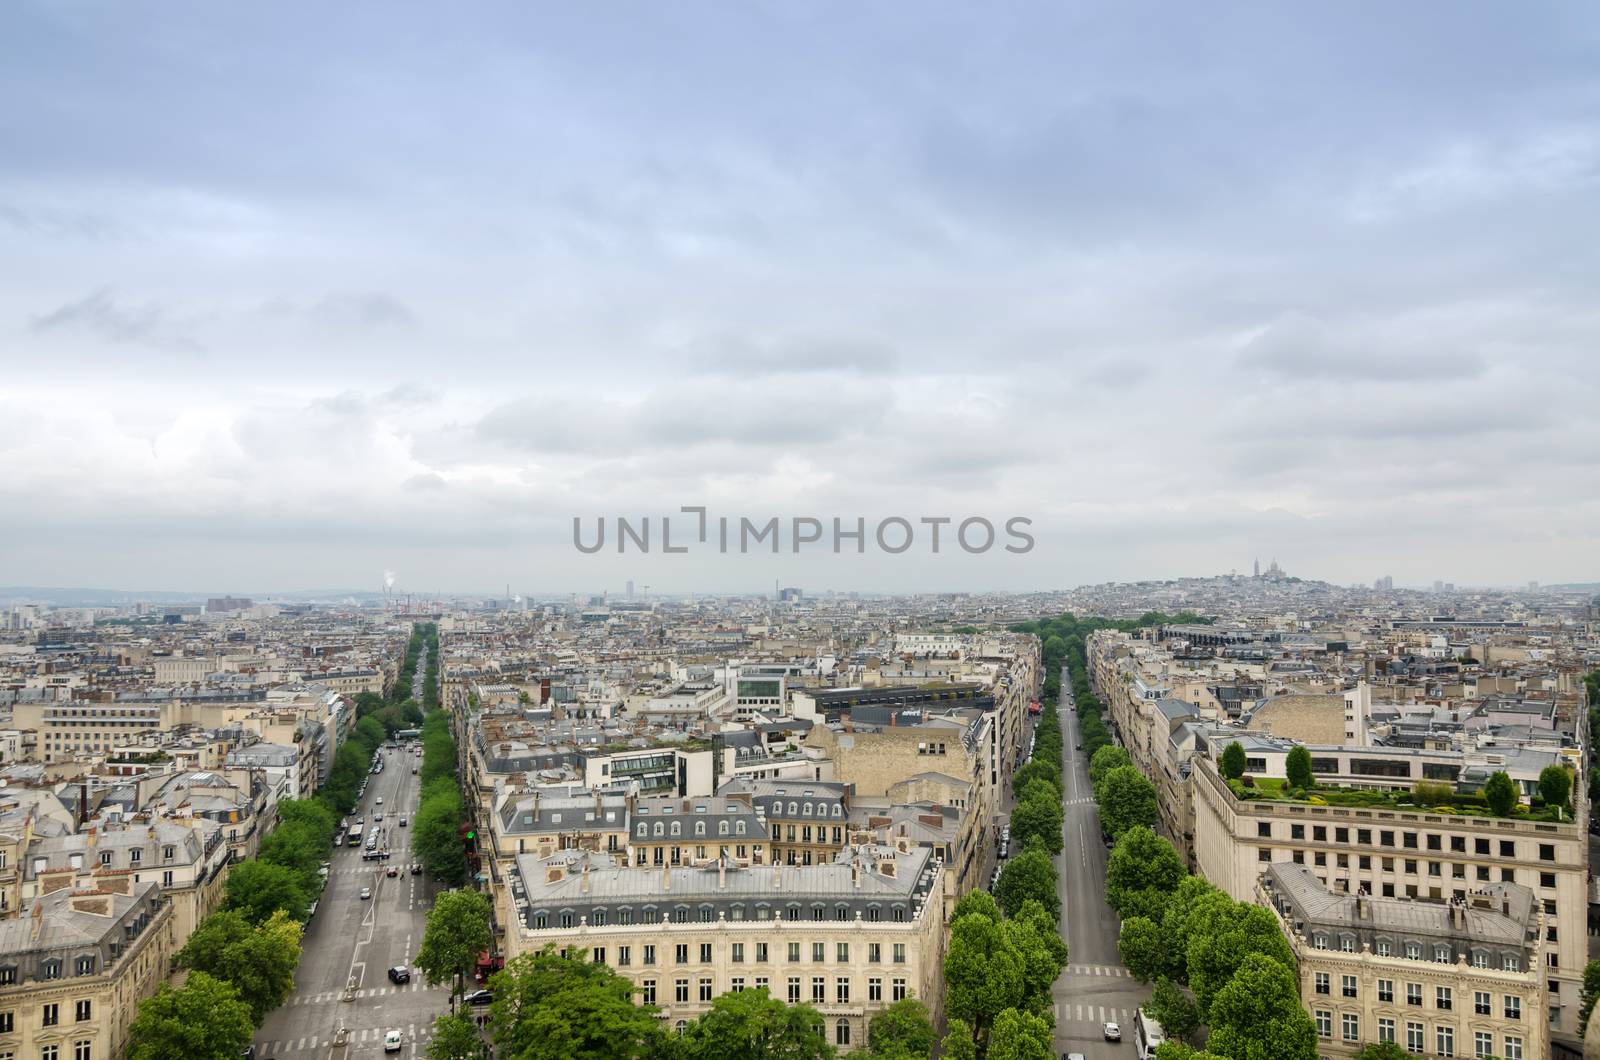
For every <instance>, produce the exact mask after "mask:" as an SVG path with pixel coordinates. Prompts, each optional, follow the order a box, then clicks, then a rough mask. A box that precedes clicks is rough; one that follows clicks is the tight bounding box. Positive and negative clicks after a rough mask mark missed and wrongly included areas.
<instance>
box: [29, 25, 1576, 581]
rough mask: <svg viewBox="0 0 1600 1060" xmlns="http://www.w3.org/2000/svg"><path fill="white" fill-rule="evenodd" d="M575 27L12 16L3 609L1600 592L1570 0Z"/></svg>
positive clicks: (1574, 50)
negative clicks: (670, 533)
mask: <svg viewBox="0 0 1600 1060" xmlns="http://www.w3.org/2000/svg"><path fill="white" fill-rule="evenodd" d="M597 10H598V9H596V8H594V7H593V6H591V5H573V4H560V5H557V4H547V5H534V4H525V3H514V4H505V5H496V4H490V3H482V4H473V5H440V4H427V5H424V4H408V3H394V2H386V3H381V4H376V3H375V4H360V3H340V4H327V3H316V4H310V3H306V4H299V3H277V4H249V5H243V4H215V3H200V2H196V3H190V4H173V3H161V4H143V3H137V2H131V0H114V2H113V0H107V2H104V3H97V2H86V0H38V2H28V0H22V2H17V3H11V4H7V5H5V7H4V11H3V13H0V584H27V585H93V586H109V587H117V588H170V589H195V590H225V589H236V590H240V591H244V590H249V591H258V592H259V591H264V590H270V589H305V588H314V587H333V586H338V587H356V588H376V587H377V586H378V585H379V584H380V581H381V577H382V572H383V571H384V570H385V569H390V570H393V571H395V572H396V575H397V583H398V585H399V586H400V587H401V588H409V589H419V590H432V589H443V590H452V589H459V590H478V589H483V590H488V589H498V588H500V587H501V586H503V585H504V584H506V583H508V582H509V583H511V585H512V586H513V590H514V591H522V592H538V591H543V590H558V591H568V590H578V589H599V588H602V587H607V586H609V587H612V588H620V587H621V585H622V582H623V580H624V579H627V578H633V579H635V580H636V581H637V582H638V583H639V584H640V585H641V586H642V585H645V584H650V585H651V586H652V587H653V588H654V589H657V590H677V591H681V590H691V589H704V590H725V589H742V588H751V589H755V588H760V587H763V586H768V587H770V585H771V583H772V580H773V579H774V578H780V579H782V580H783V582H784V583H785V584H798V585H803V586H806V587H808V588H811V589H823V588H838V589H849V588H858V589H863V590H882V589H889V590H914V589H961V588H968V589H980V588H1009V589H1030V588H1051V587H1063V586H1069V585H1074V584H1079V583H1085V582H1098V581H1104V580H1107V579H1137V578H1145V577H1171V576H1177V575H1183V574H1204V573H1217V572H1226V571H1227V570H1229V569H1233V568H1237V569H1239V570H1241V571H1246V570H1248V569H1249V566H1250V563H1251V560H1252V559H1253V558H1254V557H1256V556H1258V555H1259V556H1260V557H1261V560H1262V563H1263V565H1265V564H1266V563H1267V562H1268V561H1269V560H1270V559H1271V558H1272V557H1274V556H1276V557H1277V558H1278V559H1279V561H1280V562H1281V563H1282V564H1283V566H1284V567H1285V568H1286V569H1287V570H1289V571H1290V572H1291V573H1297V574H1302V575H1305V576H1307V577H1322V578H1327V579H1329V580H1332V581H1336V582H1352V581H1358V580H1359V581H1367V582H1370V580H1371V579H1372V578H1374V577H1377V576H1379V575H1383V574H1392V575H1393V576H1394V577H1395V579H1396V581H1397V582H1400V583H1431V582H1432V581H1433V580H1434V579H1436V578H1440V579H1445V580H1450V581H1455V582H1459V583H1463V584H1465V583H1516V582H1522V581H1527V580H1529V579H1539V580H1542V581H1545V582H1554V581H1562V580H1594V579H1597V578H1600V570H1597V568H1596V562H1595V558H1596V556H1600V547H1597V546H1600V540H1597V538H1600V531H1597V528H1600V474H1597V466H1600V417H1597V416H1596V409H1597V407H1600V402H1597V400H1596V399H1597V396H1600V395H1597V389H1600V299H1597V298H1596V293H1597V292H1596V288H1597V278H1600V9H1597V8H1596V7H1595V6H1594V5H1593V4H1592V3H1573V4H1534V5H1523V4H1505V3H1498V2H1496V3H1481V4H1472V3H1458V2H1451V3H1415V4H1394V3H1389V2H1386V3H1371V4H1361V3H1344V4H1337V5H1284V4H1278V3H1263V4H1259V5H1257V4H1228V3H1208V4H1189V5H1180V4H1171V3H1163V4H1140V3H1115V4H1112V3H1102V4H1078V3H1045V4H1037V5H1029V4H1002V5H970V4H960V5H941V4H934V3H918V4H872V3H866V4H862V3H850V4H822V3H794V4H784V5H751V4H734V3H718V4H693V3H674V4H644V3H639V4H633V5H612V6H610V7H608V8H606V9H605V10H606V11H608V12H610V13H611V14H612V16H613V17H610V18H604V17H600V15H599V14H598V13H597ZM624 16H625V17H624ZM694 504H700V505H706V506H707V507H708V508H709V509H710V510H711V513H712V514H713V515H717V514H726V515H732V516H735V517H737V516H739V515H748V516H751V517H758V516H759V517H761V518H763V519H764V518H766V517H768V516H770V515H779V516H783V517H788V516H793V515H814V516H818V517H822V518H824V519H829V518H831V517H833V516H842V517H845V518H847V519H850V520H853V519H854V518H855V517H856V516H858V515H859V516H864V517H867V518H869V519H877V518H881V517H884V516H888V515H904V516H906V517H909V518H913V519H915V518H916V517H918V516H925V515H926V516H950V517H952V518H955V519H958V520H959V519H960V518H963V517H965V516H969V515H981V516H986V517H988V518H991V519H993V520H995V521H996V522H1001V521H1003V520H1004V519H1005V518H1008V517H1010V516H1013V515H1023V516H1028V517H1030V518H1032V519H1033V520H1034V534H1035V537H1036V540H1037V545H1036V547H1035V548H1034V550H1033V551H1032V552H1031V553H1029V554H1027V555H1025V556H1011V555H1006V554H1003V553H999V552H997V551H996V552H991V553H988V554H984V555H982V556H972V557H967V556H964V555H960V554H959V553H958V554H955V555H952V554H950V552H949V550H948V549H947V550H946V551H944V552H942V553H941V554H940V555H937V556H934V555H930V554H928V553H927V552H926V551H925V550H924V549H922V548H920V547H919V548H917V549H914V550H913V551H912V552H908V553H906V554H904V555H900V556H883V555H881V554H879V555H869V556H867V557H865V558H861V557H844V558H836V557H834V556H832V555H831V554H828V555H803V556H801V557H794V556H792V555H790V554H787V553H786V554H785V555H783V556H780V557H777V558H774V557H772V556H770V555H766V556H749V557H737V556H719V555H715V554H705V553H696V554H692V555H689V556H659V555H651V556H636V555H631V554H630V555H626V556H622V557H618V556H617V555H615V553H614V552H610V553H608V554H600V555H595V556H585V555H581V554H579V553H578V552H577V551H576V550H575V549H574V548H573V547H572V544H571V537H572V518H573V516H575V515H582V516H584V517H586V518H587V519H588V520H589V525H592V520H593V518H594V517H595V516H597V515H606V516H616V515H628V516H634V517H637V516H643V515H652V516H656V517H657V519H659V516H660V515H661V514H664V513H670V512H673V511H676V510H677V508H678V507H679V506H680V505H694Z"/></svg>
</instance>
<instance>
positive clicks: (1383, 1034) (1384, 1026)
mask: <svg viewBox="0 0 1600 1060" xmlns="http://www.w3.org/2000/svg"><path fill="white" fill-rule="evenodd" d="M1378 1041H1380V1042H1392V1041H1394V1020H1392V1019H1389V1018H1387V1017H1383V1018H1380V1019H1379V1020H1378Z"/></svg>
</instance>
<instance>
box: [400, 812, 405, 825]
mask: <svg viewBox="0 0 1600 1060" xmlns="http://www.w3.org/2000/svg"><path fill="white" fill-rule="evenodd" d="M405 826H406V815H405V814H401V815H400V827H401V828H404V827H405Z"/></svg>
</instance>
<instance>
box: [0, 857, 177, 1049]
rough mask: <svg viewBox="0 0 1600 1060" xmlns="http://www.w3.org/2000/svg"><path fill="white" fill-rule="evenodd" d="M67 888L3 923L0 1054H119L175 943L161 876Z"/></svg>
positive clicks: (163, 974)
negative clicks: (119, 886) (109, 885)
mask: <svg viewBox="0 0 1600 1060" xmlns="http://www.w3.org/2000/svg"><path fill="white" fill-rule="evenodd" d="M123 883H124V884H126V886H125V887H123V888H122V889H119V890H105V889H102V890H89V891H81V890H71V889H63V890H58V891H54V892H52V893H50V894H47V895H43V896H41V897H40V898H38V899H37V900H35V901H34V902H33V904H32V908H31V909H30V910H29V911H28V912H27V914H26V915H24V916H22V917H20V918H17V919H12V920H7V921H4V922H0V1057H11V1058H17V1060H33V1058H35V1057H37V1058H40V1060H69V1058H70V1060H115V1058H116V1057H120V1056H121V1055H122V1054H123V1050H124V1049H125V1047H126V1045H127V1038H128V1027H129V1025H130V1024H132V1022H133V1018H134V1016H135V1015H136V1014H137V1012H138V1007H139V1002H140V1001H142V1000H144V999H145V998H146V997H149V996H150V995H151V994H154V993H155V992H156V989H157V987H159V986H160V984H161V983H163V982H165V981H166V978H167V972H168V970H169V968H170V966H171V962H172V957H173V955H174V954H175V953H176V952H177V949H178V946H179V943H178V940H177V936H176V931H175V928H174V922H173V919H174V918H173V911H172V906H171V903H170V902H168V901H167V899H166V898H165V896H163V895H162V893H161V887H160V885H159V884H157V883H155V882H154V881H151V880H146V881H144V882H142V883H139V884H133V883H132V881H131V880H125V881H123Z"/></svg>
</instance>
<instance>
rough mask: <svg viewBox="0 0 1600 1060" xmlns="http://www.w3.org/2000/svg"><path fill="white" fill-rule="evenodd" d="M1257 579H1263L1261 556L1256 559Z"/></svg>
mask: <svg viewBox="0 0 1600 1060" xmlns="http://www.w3.org/2000/svg"><path fill="white" fill-rule="evenodd" d="M1255 577H1257V578H1259V577H1261V557H1260V556H1257V557H1256V566H1255Z"/></svg>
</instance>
